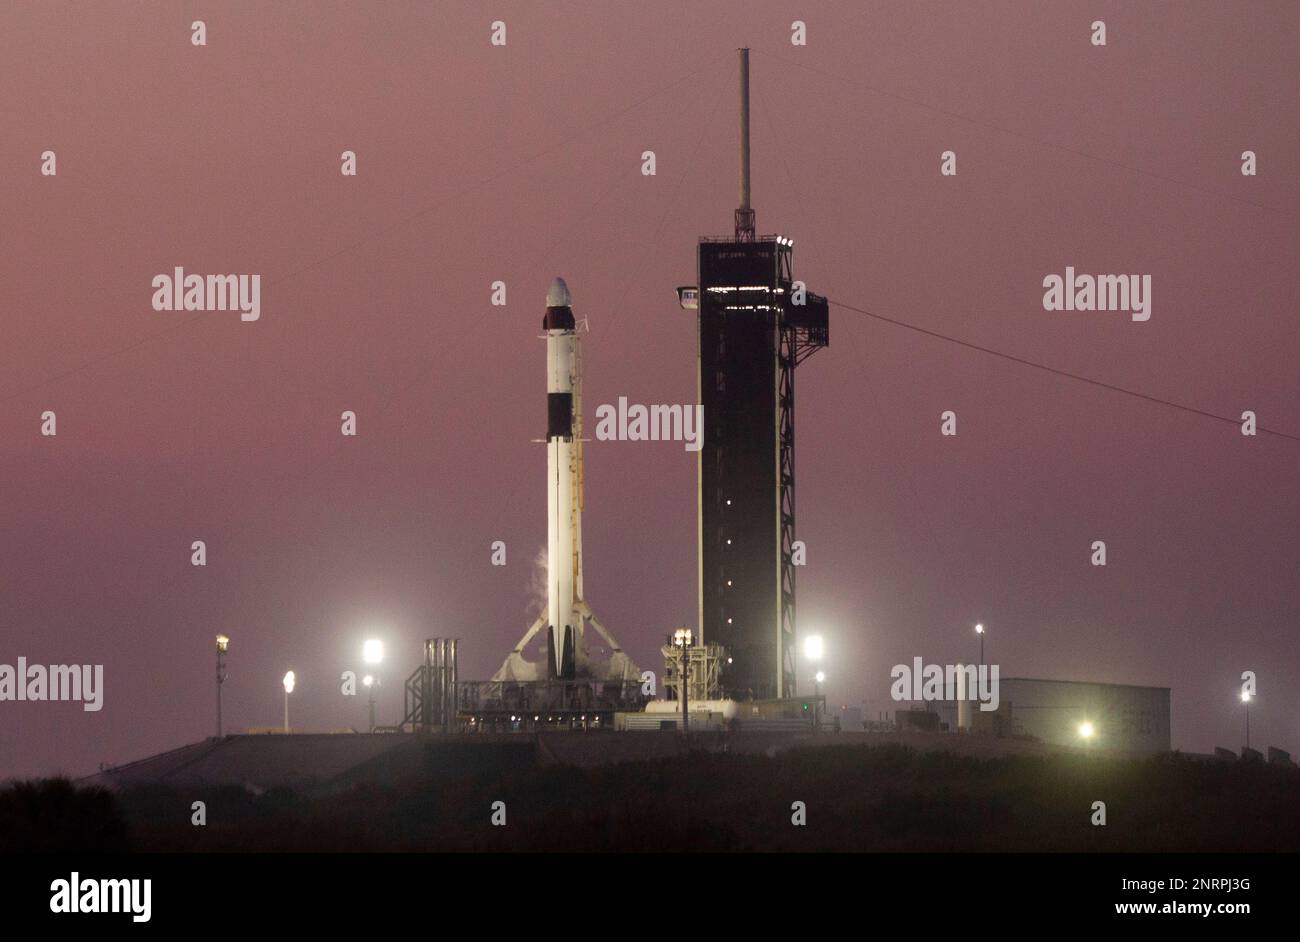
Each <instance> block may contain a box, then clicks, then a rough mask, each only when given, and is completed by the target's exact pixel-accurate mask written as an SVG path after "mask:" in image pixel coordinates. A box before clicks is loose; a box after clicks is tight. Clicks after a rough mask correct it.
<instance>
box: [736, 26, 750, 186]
mask: <svg viewBox="0 0 1300 942" xmlns="http://www.w3.org/2000/svg"><path fill="white" fill-rule="evenodd" d="M737 51H738V52H739V53H740V208H741V209H742V210H747V209H749V208H750V205H749V50H748V49H739V50H737Z"/></svg>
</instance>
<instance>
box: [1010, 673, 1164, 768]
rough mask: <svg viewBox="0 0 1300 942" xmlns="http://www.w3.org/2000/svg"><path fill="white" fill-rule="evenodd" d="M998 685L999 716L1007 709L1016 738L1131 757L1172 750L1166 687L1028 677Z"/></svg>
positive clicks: (1011, 678)
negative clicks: (1104, 750) (1121, 753)
mask: <svg viewBox="0 0 1300 942" xmlns="http://www.w3.org/2000/svg"><path fill="white" fill-rule="evenodd" d="M998 686H999V699H1000V701H1001V703H1000V705H999V706H1000V709H999V712H1001V711H1002V710H1006V711H1008V713H1009V715H1010V718H1011V733H1012V735H1026V736H1033V737H1034V738H1035V739H1041V740H1042V741H1043V742H1048V743H1055V744H1057V745H1064V746H1080V745H1095V746H1096V747H1097V748H1100V749H1106V750H1117V751H1120V752H1129V753H1148V754H1149V753H1155V752H1168V751H1169V748H1170V745H1169V688H1168V687H1136V686H1132V685H1129V684H1098V683H1089V682H1086V681H1076V680H1033V679H1030V678H1025V677H1006V678H1003V679H1002V680H1001V682H1000V683H999V685H998ZM1084 724H1089V725H1088V726H1087V727H1085V725H1084ZM1081 730H1091V736H1089V737H1085V736H1083V735H1082V733H1081Z"/></svg>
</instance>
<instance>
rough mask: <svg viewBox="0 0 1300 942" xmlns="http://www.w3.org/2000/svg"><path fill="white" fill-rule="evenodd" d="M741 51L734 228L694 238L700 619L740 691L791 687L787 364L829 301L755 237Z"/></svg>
mask: <svg viewBox="0 0 1300 942" xmlns="http://www.w3.org/2000/svg"><path fill="white" fill-rule="evenodd" d="M739 52H740V205H739V206H738V207H737V209H736V214H735V232H734V234H733V235H731V236H729V237H724V238H701V239H700V242H699V255H698V267H697V276H698V279H699V280H698V282H697V284H698V290H695V291H693V290H691V289H683V290H682V291H681V292H680V294H681V297H682V304H683V306H684V307H688V308H689V307H695V308H696V309H697V310H698V311H699V315H698V317H699V396H700V402H701V403H702V404H703V406H704V442H703V446H702V447H701V449H700V451H699V454H698V461H699V468H698V476H699V520H698V540H699V550H698V552H699V607H700V611H699V619H700V622H699V623H700V629H701V635H702V640H703V641H705V642H710V643H716V644H721V645H723V646H724V647H725V648H726V651H727V656H728V660H727V661H726V662H724V664H723V667H722V687H723V690H724V691H725V693H726V695H727V696H730V697H735V698H737V699H773V698H783V697H793V696H795V695H796V691H795V672H794V646H795V569H794V562H793V558H792V557H793V543H794V540H795V535H794V534H795V530H794V520H795V514H794V511H795V501H794V482H795V461H794V371H795V367H796V366H798V365H799V364H800V363H802V362H803V361H804V360H805V359H806V358H807V357H809V356H810V355H812V354H813V353H815V352H816V351H817V350H819V349H821V348H822V347H825V346H826V345H827V344H828V343H829V336H830V335H829V315H828V310H827V303H826V299H825V298H823V297H820V296H818V295H816V294H813V293H812V292H810V291H807V290H806V288H805V287H804V285H803V284H802V282H798V281H796V280H795V278H794V242H793V240H791V239H788V238H786V237H784V236H780V235H764V236H759V235H755V227H754V210H753V208H752V206H751V205H750V186H749V50H748V49H741V50H739Z"/></svg>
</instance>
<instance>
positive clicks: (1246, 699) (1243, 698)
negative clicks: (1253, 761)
mask: <svg viewBox="0 0 1300 942" xmlns="http://www.w3.org/2000/svg"><path fill="white" fill-rule="evenodd" d="M1241 702H1242V703H1244V704H1246V748H1247V749H1249V748H1250V692H1249V691H1247V690H1243V691H1242V692H1241Z"/></svg>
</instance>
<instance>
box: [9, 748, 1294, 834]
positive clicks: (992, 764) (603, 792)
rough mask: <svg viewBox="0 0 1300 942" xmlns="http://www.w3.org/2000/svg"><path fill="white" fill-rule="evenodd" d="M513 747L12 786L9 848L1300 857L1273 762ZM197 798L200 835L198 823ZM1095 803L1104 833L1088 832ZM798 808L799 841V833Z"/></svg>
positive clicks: (1284, 774)
mask: <svg viewBox="0 0 1300 942" xmlns="http://www.w3.org/2000/svg"><path fill="white" fill-rule="evenodd" d="M512 748H515V749H517V747H511V746H509V744H507V749H506V751H502V750H500V749H490V750H488V751H484V752H479V753H477V754H476V755H477V758H470V756H471V754H470V753H466V752H464V751H461V752H460V753H459V754H458V755H456V757H455V758H456V761H455V762H447V761H439V762H437V763H433V764H429V763H427V762H426V763H424V764H423V765H421V763H418V762H416V763H410V762H403V763H400V764H399V765H400V766H401V767H400V768H399V767H398V766H397V765H395V766H394V767H393V769H392V770H391V771H392V774H385V775H383V776H374V775H372V776H370V778H369V780H368V781H367V782H365V783H363V784H355V785H351V786H346V787H335V788H330V789H325V790H317V791H315V792H314V793H309V792H308V791H307V790H304V789H293V788H287V787H276V788H271V789H268V790H266V791H264V792H262V793H261V794H254V793H252V792H250V791H249V790H248V789H247V788H243V787H231V786H227V787H198V788H196V787H177V786H174V785H157V784H155V785H136V786H133V787H130V788H127V789H124V790H122V791H119V792H117V793H116V794H108V793H104V792H102V791H99V792H87V791H85V790H82V791H75V790H74V789H73V787H72V786H71V785H67V784H64V785H62V786H60V785H51V784H50V783H43V784H42V785H41V786H39V787H37V788H35V789H32V788H28V789H27V790H26V791H22V790H21V789H20V790H18V791H15V789H14V787H12V786H11V787H9V788H7V789H5V790H4V792H3V794H0V844H8V845H9V846H8V847H0V849H15V850H20V849H32V848H35V847H42V848H45V849H56V850H57V849H91V848H92V847H102V848H104V849H129V850H149V851H152V850H163V851H168V850H196V851H228V850H250V851H286V850H302V851H378V850H412V851H421V850H422V851H484V850H494V851H541V850H562V851H617V850H644V851H668V850H699V851H762V850H785V851H788V850H805V851H825V850H829V851H914V850H926V851H969V850H995V851H1015V850H1048V851H1058V850H1059V851H1074V850H1081V851H1296V850H1300V771H1297V770H1296V769H1294V768H1286V767H1280V766H1269V765H1265V764H1262V763H1240V762H1214V761H1206V760H1204V759H1193V758H1189V757H1186V756H1180V755H1177V754H1174V755H1169V756H1162V757H1159V758H1154V759H1126V758H1114V757H1105V756H1101V755H1083V754H1066V753H1060V754H1047V755H1013V756H1002V757H996V758H981V757H977V756H970V755H955V754H952V753H949V752H918V751H916V750H913V749H910V748H907V747H905V746H900V745H897V744H885V745H879V746H865V745H855V744H846V745H837V744H828V745H824V746H820V747H817V748H807V747H800V746H796V747H794V748H791V749H787V750H784V751H775V754H773V755H767V754H765V753H764V752H751V753H738V752H735V751H731V752H728V753H692V754H690V755H673V756H665V757H663V758H658V759H649V760H642V761H634V762H622V763H617V764H608V765H600V766H592V767H585V768H584V767H578V766H573V765H557V764H546V763H545V762H544V761H523V762H521V761H520V757H521V755H522V754H521V753H519V752H517V751H515V752H510V751H509V750H510V749H512ZM450 755H451V754H445V755H444V756H443V757H442V758H443V759H447V758H449V757H450ZM408 758H409V757H408ZM195 801H203V802H204V803H205V806H206V813H207V824H206V826H204V827H196V826H193V825H192V824H191V807H192V803H193V802H195ZM1098 801H1102V802H1105V805H1106V824H1105V826H1097V825H1094V824H1093V823H1092V821H1093V819H1094V817H1095V816H1096V811H1095V810H1094V803H1095V802H1098ZM494 802H504V803H505V816H506V818H505V825H504V826H493V825H492V824H491V822H490V819H491V817H492V809H493V803H494ZM794 802H802V803H803V806H804V807H805V808H806V815H807V817H806V820H807V823H806V825H804V826H795V825H794V824H792V814H793V813H794V812H793V811H792V804H793V803H794ZM87 821H90V822H94V827H88V826H87ZM33 822H38V823H35V824H34V823H33ZM96 842H98V843H96Z"/></svg>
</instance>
